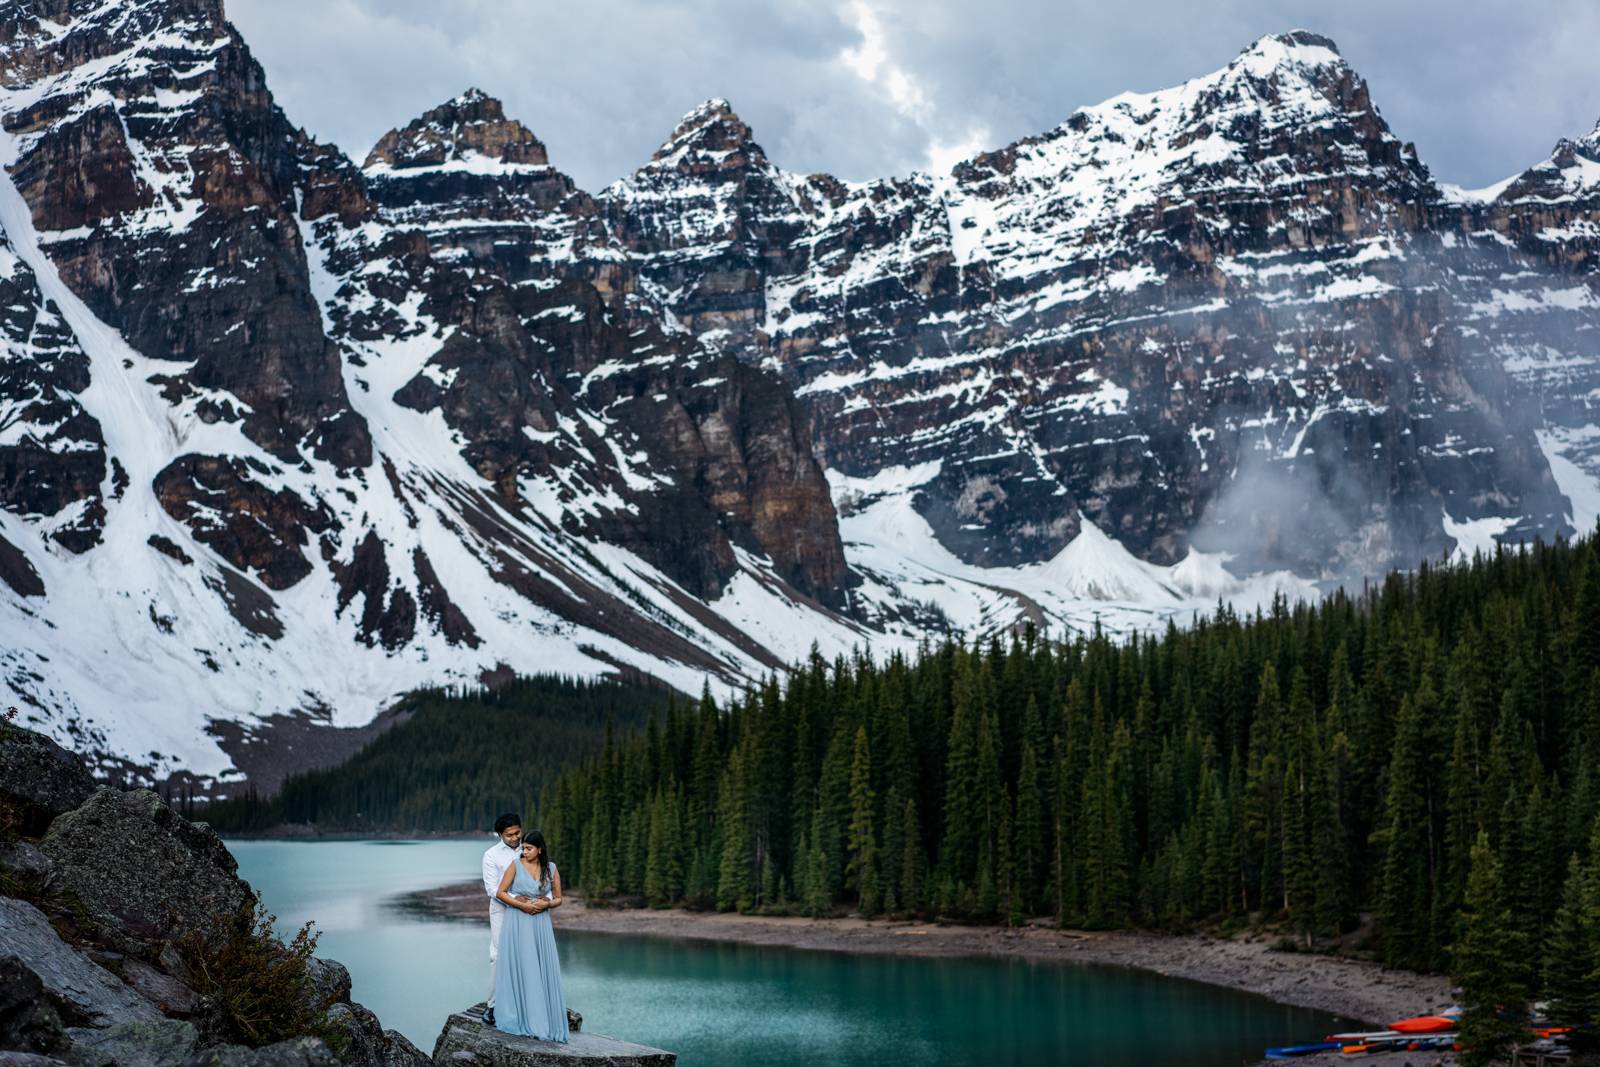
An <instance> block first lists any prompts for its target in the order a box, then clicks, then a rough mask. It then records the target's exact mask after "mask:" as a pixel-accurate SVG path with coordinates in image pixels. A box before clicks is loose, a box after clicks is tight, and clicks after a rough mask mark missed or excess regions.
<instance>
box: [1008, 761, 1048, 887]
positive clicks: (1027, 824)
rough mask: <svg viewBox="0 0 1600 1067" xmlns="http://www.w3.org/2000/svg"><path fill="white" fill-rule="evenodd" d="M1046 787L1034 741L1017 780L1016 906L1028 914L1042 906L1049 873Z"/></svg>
mask: <svg viewBox="0 0 1600 1067" xmlns="http://www.w3.org/2000/svg"><path fill="white" fill-rule="evenodd" d="M1044 818H1045V816H1044V790H1043V788H1042V786H1041V784H1040V781H1039V760H1038V758H1037V756H1036V755H1035V754H1034V747H1033V742H1032V741H1024V742H1023V744H1022V769H1021V773H1020V776H1019V777H1018V780H1017V825H1016V844H1015V856H1016V863H1017V880H1016V893H1015V897H1016V900H1015V909H1014V910H1017V911H1020V912H1021V913H1023V914H1025V915H1032V914H1033V913H1034V912H1035V911H1037V910H1038V907H1039V903H1040V894H1041V890H1042V888H1043V881H1044V874H1045V861H1046V853H1045V824H1044Z"/></svg>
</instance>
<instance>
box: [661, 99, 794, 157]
mask: <svg viewBox="0 0 1600 1067" xmlns="http://www.w3.org/2000/svg"><path fill="white" fill-rule="evenodd" d="M766 163H767V156H766V153H765V152H763V151H762V150H761V146H760V145H758V144H756V143H755V140H754V137H753V135H752V134H751V132H750V127H749V126H747V125H745V123H744V120H743V119H741V118H740V117H739V116H738V115H737V114H736V113H735V112H734V110H733V105H731V104H729V103H728V101H726V100H723V99H721V98H717V99H712V100H707V101H706V102H705V103H703V104H701V105H700V106H699V107H697V108H695V109H694V110H693V111H690V112H689V113H688V114H687V115H685V116H683V118H682V119H680V120H679V122H678V125H677V127H676V128H674V129H673V131H672V136H670V137H668V138H667V139H666V140H665V141H663V142H662V144H661V147H660V148H658V149H656V151H655V154H654V155H652V156H651V157H650V162H649V163H647V164H645V165H644V166H643V167H641V168H640V169H639V173H640V174H656V173H662V172H669V171H670V172H677V173H679V174H705V173H710V172H715V171H735V170H740V169H742V168H745V167H748V166H752V165H754V166H762V165H765V164H766Z"/></svg>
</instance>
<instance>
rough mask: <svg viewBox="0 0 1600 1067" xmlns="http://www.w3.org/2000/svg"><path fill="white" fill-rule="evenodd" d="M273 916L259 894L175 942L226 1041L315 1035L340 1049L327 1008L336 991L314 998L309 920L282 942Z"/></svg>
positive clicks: (313, 942) (257, 1042)
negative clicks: (209, 1002)
mask: <svg viewBox="0 0 1600 1067" xmlns="http://www.w3.org/2000/svg"><path fill="white" fill-rule="evenodd" d="M276 918H277V917H276V916H274V915H272V914H271V913H269V912H268V911H267V909H266V907H265V905H263V904H262V903H261V897H260V895H259V894H256V895H255V896H254V897H253V898H252V899H251V901H250V902H249V903H247V904H245V905H244V906H243V907H241V908H240V909H239V910H238V911H237V912H234V913H233V914H231V915H226V916H223V917H221V918H220V919H219V920H218V921H217V922H216V923H214V924H213V925H211V926H210V927H209V928H205V929H202V930H200V931H198V932H195V933H192V934H189V935H187V936H185V937H183V938H181V939H180V940H179V941H178V942H177V949H178V954H179V956H180V957H181V958H182V960H183V963H184V966H185V967H186V968H187V969H188V971H189V978H190V980H191V981H190V984H191V985H192V986H193V988H194V990H195V991H196V992H197V993H200V994H202V995H203V996H206V997H209V998H211V1001H212V1003H213V1004H215V1005H216V1010H217V1012H218V1015H219V1021H220V1023H221V1025H222V1028H223V1030H224V1032H225V1035H226V1037H227V1039H228V1040H229V1041H233V1042H236V1043H238V1044H243V1045H250V1046H252V1047H256V1048H259V1047H261V1046H263V1045H271V1044H274V1043H276V1042H279V1041H286V1040H288V1039H290V1038H294V1037H301V1036H306V1035H310V1036H313V1037H320V1038H322V1039H323V1040H324V1041H325V1042H327V1043H328V1044H329V1046H330V1047H334V1050H335V1052H337V1051H338V1048H337V1047H335V1046H336V1045H342V1044H343V1041H342V1037H343V1035H341V1034H339V1033H337V1032H336V1031H335V1030H334V1028H332V1027H330V1026H328V1024H327V1021H326V1016H327V1012H328V1009H329V1008H330V1007H332V1006H333V1003H334V1001H335V999H336V997H337V994H331V995H329V996H327V997H326V998H321V999H319V998H318V997H317V996H316V995H315V991H314V987H313V983H312V980H311V971H310V963H311V959H312V956H313V955H314V954H315V953H316V948H317V938H318V937H319V936H320V935H318V934H316V933H314V932H313V931H312V928H311V927H312V924H311V923H306V924H305V925H304V926H302V927H301V928H300V932H299V933H297V934H295V935H294V937H293V938H292V939H291V940H290V941H289V942H288V943H285V942H283V941H282V940H280V939H279V938H278V936H277V934H275V933H274V932H273V929H272V924H273V923H274V922H275V921H276Z"/></svg>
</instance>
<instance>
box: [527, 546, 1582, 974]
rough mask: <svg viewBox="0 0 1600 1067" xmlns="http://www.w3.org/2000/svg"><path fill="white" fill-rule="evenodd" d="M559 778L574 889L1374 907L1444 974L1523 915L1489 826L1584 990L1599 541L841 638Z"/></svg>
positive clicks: (688, 901) (1249, 913)
mask: <svg viewBox="0 0 1600 1067" xmlns="http://www.w3.org/2000/svg"><path fill="white" fill-rule="evenodd" d="M547 797H548V804H547V805H546V807H545V810H544V812H543V818H542V822H543V826H544V829H545V831H546V833H547V834H548V835H550V838H551V842H552V846H553V848H554V850H555V854H556V855H557V856H558V857H559V862H560V863H561V864H562V869H563V871H564V872H565V873H566V875H567V877H568V880H569V884H574V885H577V886H578V887H579V888H580V889H581V890H582V891H583V892H585V893H587V894H590V895H593V896H596V897H606V896H614V895H621V896H639V897H643V898H644V899H646V900H647V901H648V902H649V903H650V904H653V905H663V906H664V905H672V904H681V905H687V906H689V907H694V908H717V909H721V910H730V909H738V910H742V911H784V912H799V913H805V914H812V915H818V914H823V913H827V912H830V911H833V910H836V909H843V908H849V909H857V910H859V911H860V912H862V913H864V914H867V915H876V914H907V915H941V916H949V917H964V918H969V919H974V920H998V921H1010V922H1014V923H1015V922H1020V921H1023V920H1024V919H1026V918H1029V917H1036V916H1050V917H1053V918H1054V919H1056V920H1057V921H1059V922H1061V923H1063V924H1071V925H1075V926H1085V927H1094V928H1111V927H1124V926H1130V925H1143V926H1151V927H1161V928H1174V929H1181V928H1189V927H1192V926H1194V925H1196V924H1201V923H1216V922H1226V921H1231V920H1245V919H1256V920H1261V919H1265V920H1269V921H1273V922H1276V923H1280V924H1281V925H1282V926H1283V927H1284V928H1286V929H1287V930H1288V931H1290V932H1291V933H1292V934H1293V935H1294V936H1296V937H1298V938H1301V939H1304V940H1305V941H1306V942H1308V943H1309V942H1313V941H1315V940H1317V939H1319V938H1326V937H1332V936H1334V935H1337V934H1339V933H1341V932H1347V931H1350V930H1352V929H1354V928H1355V927H1356V926H1357V925H1358V923H1359V916H1360V913H1362V912H1364V911H1370V912H1372V913H1375V918H1376V920H1377V922H1376V931H1377V936H1378V938H1379V941H1378V942H1377V945H1378V948H1379V951H1380V953H1381V957H1382V959H1384V960H1385V961H1386V962H1387V963H1389V964H1391V965H1397V966H1403V967H1409V968H1414V969H1419V970H1431V969H1438V968H1442V967H1445V966H1447V965H1449V964H1450V963H1451V962H1452V958H1451V950H1452V946H1455V945H1457V943H1458V941H1459V939H1460V938H1461V936H1462V934H1463V932H1464V927H1463V922H1462V918H1461V916H1462V913H1463V909H1464V908H1468V907H1469V904H1474V903H1475V904H1477V905H1478V907H1479V909H1480V910H1483V909H1485V908H1488V909H1490V910H1493V909H1494V908H1500V905H1499V904H1493V905H1492V907H1491V905H1488V904H1484V903H1483V901H1482V900H1479V901H1476V902H1469V901H1468V899H1467V895H1468V889H1469V884H1470V878H1471V876H1472V872H1473V869H1474V867H1473V855H1474V851H1473V850H1474V847H1475V845H1476V846H1480V847H1479V850H1478V855H1479V857H1480V862H1479V865H1478V866H1479V876H1478V877H1479V882H1480V883H1483V882H1484V881H1485V879H1487V878H1488V877H1489V876H1488V874H1487V873H1485V871H1484V869H1483V868H1484V865H1485V864H1486V863H1488V862H1489V859H1492V861H1493V864H1494V878H1495V879H1496V880H1497V884H1498V886H1499V888H1498V889H1497V890H1496V892H1499V893H1501V894H1502V896H1503V900H1504V907H1503V909H1501V910H1503V912H1504V915H1503V916H1500V915H1499V913H1498V912H1497V913H1496V917H1497V920H1498V919H1499V918H1501V917H1503V918H1504V919H1505V922H1506V923H1508V924H1509V926H1510V929H1509V933H1508V935H1507V936H1509V937H1511V938H1512V941H1510V942H1506V943H1509V944H1514V945H1515V946H1517V948H1516V951H1517V952H1518V953H1520V954H1521V960H1522V961H1523V962H1522V963H1520V964H1519V965H1518V966H1519V967H1521V968H1522V972H1521V973H1524V974H1525V975H1526V977H1527V980H1528V981H1529V983H1530V984H1531V987H1532V988H1539V987H1542V986H1545V985H1549V984H1551V983H1556V984H1559V983H1560V981H1562V979H1561V977H1560V976H1561V975H1562V974H1567V975H1568V977H1569V978H1570V977H1571V973H1570V972H1572V970H1573V968H1574V967H1576V966H1577V964H1576V963H1574V962H1572V960H1573V959H1575V958H1576V957H1573V956H1572V953H1573V951H1574V946H1575V945H1587V946H1588V948H1587V951H1586V952H1585V953H1584V954H1583V955H1582V957H1581V959H1582V960H1583V961H1584V964H1585V966H1587V963H1588V961H1590V960H1593V959H1595V958H1597V957H1596V954H1595V950H1596V949H1597V948H1600V940H1597V939H1600V869H1597V865H1600V854H1597V850H1600V842H1597V843H1591V835H1592V834H1594V833H1595V830H1594V828H1595V819H1596V813H1597V807H1600V551H1597V547H1596V542H1595V540H1594V539H1593V538H1590V539H1587V540H1584V541H1580V542H1578V543H1574V544H1569V543H1565V542H1561V543H1557V544H1554V545H1536V546H1533V547H1531V548H1530V549H1528V550H1527V551H1525V552H1521V553H1504V552H1502V553H1499V554H1497V555H1496V556H1495V557H1493V558H1490V559H1479V560H1477V561H1476V562H1474V563H1472V564H1469V565H1462V566H1457V567H1445V568H1440V567H1423V568H1422V569H1420V570H1419V571H1417V572H1415V573H1411V574H1396V575H1393V576H1391V577H1389V578H1388V579H1387V580H1385V581H1383V582H1382V583H1381V584H1378V585H1375V586H1372V587H1369V588H1368V589H1366V590H1365V591H1363V592H1362V593H1360V594H1348V595H1347V594H1345V593H1335V594H1334V595H1332V596H1329V597H1327V598H1326V599H1325V600H1323V601H1322V602H1321V603H1318V604H1316V605H1314V606H1306V605H1300V606H1295V607H1292V608H1291V607H1290V606H1289V605H1287V604H1284V603H1282V602H1280V603H1278V604H1276V605H1274V606H1273V608H1272V609H1271V610H1270V612H1267V613H1265V614H1259V615H1255V616H1252V617H1249V618H1241V617H1239V616H1237V615H1236V614H1234V613H1233V612H1232V611H1230V610H1228V609H1227V608H1225V607H1224V608H1219V610H1218V611H1217V613H1216V614H1215V615H1214V616H1213V617H1211V618H1207V619H1203V620H1200V621H1198V622H1197V623H1196V624H1195V625H1194V626H1192V627H1190V628H1186V629H1178V628H1176V627H1170V628H1168V630H1167V631H1166V632H1165V634H1163V635H1161V636H1160V637H1158V638H1153V639H1141V640H1131V641H1127V642H1121V641H1114V640H1111V639H1109V638H1108V637H1106V636H1104V635H1101V634H1095V635H1092V636H1087V637H1081V638H1078V639H1075V640H1072V641H1070V642H1067V643H1064V644H1063V643H1054V642H1051V641H1047V640H1042V639H1039V638H1037V637H1035V636H1034V635H1032V634H1029V635H1025V636H1020V637H1017V638H1015V639H1012V640H1009V641H994V642H990V643H988V644H985V645H981V646H979V647H964V646H962V645H960V644H946V645H943V646H941V647H937V648H929V649H926V650H924V652H923V654H922V655H920V656H919V657H918V658H917V659H916V661H915V662H909V661H907V660H905V659H901V658H893V659H890V660H889V661H888V662H885V663H881V664H878V663H874V662H872V661H871V660H869V659H866V658H854V659H841V660H838V661H835V662H832V663H828V662H824V661H823V660H822V659H821V658H818V657H816V656H813V657H812V659H811V661H810V662H809V663H808V664H804V665H802V666H801V668H800V669H799V670H797V671H795V672H794V673H793V674H792V675H791V676H790V677H789V678H788V679H787V680H786V682H784V683H783V684H780V683H778V682H777V681H770V682H768V683H767V684H765V685H763V686H761V687H759V688H758V689H756V690H754V691H752V692H750V693H748V694H747V695H746V696H745V697H744V698H743V699H740V700H738V701H737V702H735V703H734V704H733V705H732V706H731V707H729V708H726V709H721V708H718V707H717V706H716V705H715V704H714V702H713V701H712V700H711V699H709V698H702V699H701V700H700V701H699V703H698V704H694V703H689V704H674V705H671V706H669V707H668V708H666V709H665V713H664V714H663V715H659V716H652V717H651V719H650V722H649V725H648V726H647V728H646V729H645V731H644V732H643V734H642V735H641V736H637V737H631V738H621V739H618V738H610V737H608V739H607V741H606V744H605V746H604V748H603V750H602V751H601V752H600V753H599V754H597V755H595V756H592V757H590V758H588V759H586V760H585V761H584V762H583V763H582V764H581V766H578V767H576V768H573V769H571V770H569V771H568V772H567V773H565V774H563V775H562V776H561V777H560V779H559V781H558V782H557V783H556V785H555V786H554V788H553V789H551V790H550V791H548V793H547ZM1484 857H1488V859H1485V858H1484ZM1479 888H1480V894H1479V895H1480V897H1482V896H1484V894H1485V893H1486V892H1487V891H1483V890H1482V886H1481V884H1480V886H1479ZM1489 895H1490V896H1492V894H1489ZM1469 911H1470V908H1469ZM1481 932H1482V931H1480V933H1481ZM1491 933H1492V931H1491ZM1496 943H1499V942H1496ZM1563 960H1567V962H1565V963H1563V962H1562V961H1563ZM1563 968H1565V969H1564V970H1563ZM1580 969H1581V968H1580ZM1574 980H1575V979H1574ZM1584 981H1588V982H1589V983H1590V985H1589V986H1587V987H1585V988H1595V989H1600V972H1597V973H1596V974H1592V975H1589V976H1588V977H1587V978H1585V979H1584ZM1554 991H1555V992H1556V993H1557V994H1558V995H1567V994H1565V993H1563V992H1562V991H1561V990H1554ZM1585 995H1588V994H1585Z"/></svg>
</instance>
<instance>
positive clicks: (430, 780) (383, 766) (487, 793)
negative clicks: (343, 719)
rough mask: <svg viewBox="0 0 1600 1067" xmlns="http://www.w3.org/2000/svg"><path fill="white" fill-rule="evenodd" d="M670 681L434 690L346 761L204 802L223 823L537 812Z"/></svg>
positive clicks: (233, 827) (384, 824)
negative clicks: (551, 785) (278, 785)
mask: <svg viewBox="0 0 1600 1067" xmlns="http://www.w3.org/2000/svg"><path fill="white" fill-rule="evenodd" d="M669 694H670V691H669V690H667V689H666V688H664V687H662V686H659V685H655V684H649V683H644V682H612V681H604V682H592V681H580V680H576V679H572V678H563V677H555V676H540V677H533V678H524V679H519V680H517V681H515V682H512V683H510V684H508V685H505V686H503V687H500V688H497V689H493V690H488V689H473V690H443V689H430V690H423V691H419V692H417V693H413V694H411V695H410V696H408V697H406V698H405V700H404V701H403V702H402V703H401V704H400V709H399V710H400V711H401V712H403V713H404V714H405V718H404V721H402V722H399V723H398V724H397V725H395V726H394V727H393V728H392V729H390V730H388V731H387V732H385V733H383V734H382V735H380V736H379V737H378V738H377V739H376V740H374V741H373V742H372V743H371V744H369V745H368V746H367V747H366V748H364V749H362V750H361V752H360V753H358V754H357V755H356V756H355V757H354V758H352V759H351V760H349V761H348V762H346V763H344V764H342V765H340V766H338V767H335V768H332V769H329V770H323V771H315V772H312V773H309V774H303V775H297V776H293V777H290V778H289V779H288V780H287V781H286V782H285V783H284V785H283V788H282V790H281V791H280V792H279V794H278V795H277V796H276V797H273V798H271V799H270V800H268V799H263V798H261V797H259V796H257V795H256V794H254V793H253V792H252V793H247V794H246V795H244V796H241V797H237V798H234V799H230V800H225V801H218V802H214V803H211V804H208V805H196V806H195V807H194V817H197V818H202V819H205V820H206V821H207V822H209V823H211V824H212V825H213V826H215V827H216V828H217V829H218V830H220V831H222V832H224V833H230V832H240V831H263V830H270V829H272V828H274V827H278V826H281V825H283V824H286V823H310V824H314V825H316V826H318V827H319V828H322V829H332V830H349V831H363V830H370V831H402V832H409V831H430V832H449V831H459V830H477V831H483V832H487V831H488V828H489V827H491V826H492V825H493V824H494V819H495V816H496V815H498V814H500V813H501V812H504V811H506V810H508V809H517V808H519V807H520V810H522V811H525V812H528V813H530V815H531V813H532V812H533V811H534V810H535V808H536V806H537V801H538V797H539V792H540V789H541V788H542V786H543V785H544V783H545V782H546V781H549V780H551V779H553V778H554V776H555V775H556V773H557V772H559V771H560V770H561V769H562V768H564V767H567V766H570V765H572V764H573V763H576V762H577V761H579V760H581V759H583V758H585V757H588V756H592V755H593V754H594V753H595V752H597V751H599V749H600V747H601V745H602V742H603V738H604V736H605V734H606V731H607V729H608V724H610V728H618V727H620V728H622V729H624V730H633V731H637V730H638V729H639V728H641V727H642V726H643V724H644V722H645V720H646V718H647V717H648V716H649V715H650V714H651V711H652V709H656V708H661V707H664V706H665V704H666V703H667V701H668V699H669Z"/></svg>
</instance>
